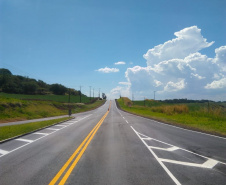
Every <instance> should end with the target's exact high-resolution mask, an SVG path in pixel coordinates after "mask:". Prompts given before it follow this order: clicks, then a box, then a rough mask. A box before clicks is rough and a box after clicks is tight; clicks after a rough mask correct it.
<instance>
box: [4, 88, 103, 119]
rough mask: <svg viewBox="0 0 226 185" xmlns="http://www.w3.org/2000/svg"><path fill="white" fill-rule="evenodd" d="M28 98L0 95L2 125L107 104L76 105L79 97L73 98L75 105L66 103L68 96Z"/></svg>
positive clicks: (97, 102) (36, 96)
mask: <svg viewBox="0 0 226 185" xmlns="http://www.w3.org/2000/svg"><path fill="white" fill-rule="evenodd" d="M28 96H29V95H11V94H5V93H0V123H4V122H11V121H20V120H29V119H37V118H45V117H52V116H60V115H67V114H68V109H69V107H70V108H71V110H72V113H78V112H84V111H88V110H92V109H95V108H97V107H98V106H100V105H102V104H103V103H104V102H105V101H104V100H97V101H95V102H94V103H91V104H84V103H74V102H76V101H73V100H76V99H78V97H76V96H74V97H73V96H71V101H70V102H73V103H64V102H67V101H68V96H57V95H42V96H40V95H30V99H29V100H28ZM11 97H14V98H11ZM31 98H32V99H31ZM86 98H87V97H86ZM43 99H45V101H44V100H43ZM87 99H88V98H87ZM53 100H54V101H53ZM87 101H88V100H87ZM77 102H78V101H77Z"/></svg>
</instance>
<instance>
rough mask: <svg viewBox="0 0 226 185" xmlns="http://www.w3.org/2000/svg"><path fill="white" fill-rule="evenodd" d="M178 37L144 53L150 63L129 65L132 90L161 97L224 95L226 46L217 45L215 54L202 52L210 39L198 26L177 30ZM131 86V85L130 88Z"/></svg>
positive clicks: (209, 43)
mask: <svg viewBox="0 0 226 185" xmlns="http://www.w3.org/2000/svg"><path fill="white" fill-rule="evenodd" d="M174 35H175V36H176V38H174V39H172V40H169V41H167V42H165V43H163V44H160V45H158V46H155V47H154V48H152V49H149V50H148V51H147V53H146V54H145V55H144V56H143V57H144V58H145V59H146V60H147V66H146V67H141V66H134V67H131V68H128V69H127V70H126V72H125V77H126V79H127V81H128V88H129V91H130V93H131V92H133V93H136V94H142V96H146V97H148V96H150V94H151V92H153V91H157V95H159V98H161V99H166V98H185V97H186V98H193V99H197V98H203V97H205V98H207V97H208V98H209V99H211V98H213V99H217V95H219V96H218V97H225V92H226V46H221V47H219V48H216V49H215V57H214V58H210V57H208V56H207V55H203V54H201V52H200V51H201V50H202V49H203V48H206V47H209V46H211V45H212V44H213V43H214V42H207V39H205V38H204V37H203V36H202V35H201V29H199V28H198V27H197V26H192V27H189V28H185V29H183V30H181V31H178V32H175V33H174ZM127 90H128V89H127Z"/></svg>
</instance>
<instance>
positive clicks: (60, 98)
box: [0, 92, 93, 103]
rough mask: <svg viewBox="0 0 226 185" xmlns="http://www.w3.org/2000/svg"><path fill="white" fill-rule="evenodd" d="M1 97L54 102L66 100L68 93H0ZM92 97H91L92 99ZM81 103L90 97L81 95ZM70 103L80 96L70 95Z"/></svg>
mask: <svg viewBox="0 0 226 185" xmlns="http://www.w3.org/2000/svg"><path fill="white" fill-rule="evenodd" d="M0 96H1V97H5V98H13V99H20V100H43V101H56V102H68V98H69V96H68V95H26V94H8V93H2V92H1V93H0ZM92 99H93V98H91V100H92ZM81 100H82V103H89V102H90V98H89V97H87V96H84V95H82V98H81ZM70 102H71V103H79V102H80V96H74V95H71V96H70Z"/></svg>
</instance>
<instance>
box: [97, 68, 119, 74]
mask: <svg viewBox="0 0 226 185" xmlns="http://www.w3.org/2000/svg"><path fill="white" fill-rule="evenodd" d="M96 71H99V72H102V73H116V72H119V69H117V68H109V67H105V68H100V69H98V70H96Z"/></svg>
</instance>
